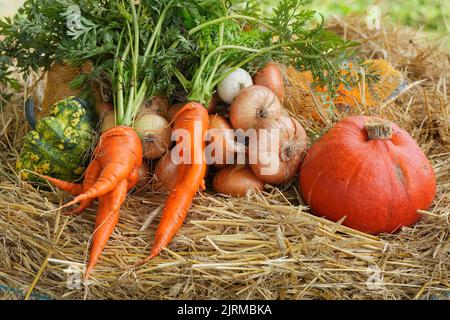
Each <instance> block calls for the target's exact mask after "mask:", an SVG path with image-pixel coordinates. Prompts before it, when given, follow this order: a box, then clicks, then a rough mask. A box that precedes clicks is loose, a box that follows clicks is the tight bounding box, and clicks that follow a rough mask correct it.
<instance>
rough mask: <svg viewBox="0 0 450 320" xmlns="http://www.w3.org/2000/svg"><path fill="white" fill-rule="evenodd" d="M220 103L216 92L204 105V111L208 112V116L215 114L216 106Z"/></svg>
mask: <svg viewBox="0 0 450 320" xmlns="http://www.w3.org/2000/svg"><path fill="white" fill-rule="evenodd" d="M220 101H222V100H221V99H220V97H219V95H218V94H217V92H215V93H214V94H213V96H212V98H211V100H210V101H209V102H208V104H207V105H206V109H207V110H208V113H209V114H214V113H217V105H218V104H219V102H220Z"/></svg>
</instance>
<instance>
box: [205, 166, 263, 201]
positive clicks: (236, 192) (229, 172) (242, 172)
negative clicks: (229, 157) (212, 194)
mask: <svg viewBox="0 0 450 320" xmlns="http://www.w3.org/2000/svg"><path fill="white" fill-rule="evenodd" d="M213 187H214V190H215V191H216V192H219V193H222V194H227V195H231V196H234V197H244V196H245V195H246V194H247V192H248V191H249V190H263V189H264V182H263V181H261V180H260V179H259V178H258V177H257V176H256V175H255V174H254V173H253V172H252V170H250V168H249V167H247V166H245V165H230V166H226V167H225V168H223V169H220V170H219V171H218V172H217V173H216V175H215V176H214V180H213Z"/></svg>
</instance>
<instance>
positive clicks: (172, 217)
mask: <svg viewBox="0 0 450 320" xmlns="http://www.w3.org/2000/svg"><path fill="white" fill-rule="evenodd" d="M208 122H209V119H208V112H207V110H206V108H205V107H203V106H202V105H201V104H199V103H196V102H189V103H187V104H186V105H185V106H184V107H183V108H182V109H181V110H180V111H178V113H177V114H176V115H175V124H174V129H184V130H187V132H189V134H190V135H191V140H190V146H189V147H190V152H191V163H192V164H181V165H179V167H178V168H177V177H176V181H175V186H174V188H173V189H172V191H171V192H170V194H169V196H168V198H167V200H166V204H165V207H164V209H163V214H162V218H161V221H160V223H159V225H158V229H157V230H156V235H155V241H154V244H153V248H152V250H151V253H150V256H149V257H148V258H147V259H146V260H149V259H152V258H154V257H155V256H157V255H158V254H159V253H160V252H161V250H162V248H163V247H165V246H167V245H168V244H169V243H170V241H171V240H172V238H173V237H174V235H175V234H176V232H177V231H178V229H179V228H180V227H181V225H182V224H183V221H184V219H185V217H186V215H187V212H188V211H189V208H190V206H191V203H192V199H193V198H194V196H195V194H196V193H197V191H198V189H199V188H202V187H203V188H204V181H203V178H204V176H205V173H206V161H205V158H204V149H205V142H204V139H203V137H204V134H205V131H206V130H207V129H208V126H209V124H208ZM198 124H200V125H201V131H200V132H199V133H200V134H199V133H196V134H194V130H195V129H194V128H195V125H198ZM177 143H179V142H177ZM194 159H195V160H196V162H197V163H195V162H194Z"/></svg>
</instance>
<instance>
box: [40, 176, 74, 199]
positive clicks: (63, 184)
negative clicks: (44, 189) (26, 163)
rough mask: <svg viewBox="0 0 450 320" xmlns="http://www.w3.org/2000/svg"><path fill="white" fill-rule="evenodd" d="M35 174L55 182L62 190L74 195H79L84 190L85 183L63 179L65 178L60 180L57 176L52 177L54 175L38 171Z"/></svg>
mask: <svg viewBox="0 0 450 320" xmlns="http://www.w3.org/2000/svg"><path fill="white" fill-rule="evenodd" d="M35 174H36V175H38V176H39V177H41V178H42V179H45V180H47V181H49V182H51V183H53V184H54V185H55V186H57V187H58V188H60V189H61V190H63V191H66V192H68V193H70V194H71V195H73V196H78V195H79V194H81V193H82V192H83V185H81V184H77V183H72V182H67V181H63V180H59V179H56V178H52V177H49V176H45V175H41V174H37V173H35Z"/></svg>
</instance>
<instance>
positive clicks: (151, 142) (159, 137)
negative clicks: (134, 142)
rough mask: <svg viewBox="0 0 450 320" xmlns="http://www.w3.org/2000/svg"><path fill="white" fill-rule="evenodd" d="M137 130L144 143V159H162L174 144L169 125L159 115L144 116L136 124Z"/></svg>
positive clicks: (148, 114) (147, 114)
mask: <svg viewBox="0 0 450 320" xmlns="http://www.w3.org/2000/svg"><path fill="white" fill-rule="evenodd" d="M135 130H136V132H137V134H138V135H139V137H140V138H141V141H142V147H143V155H144V158H146V159H148V160H152V159H157V158H159V157H161V156H162V155H163V154H164V153H165V152H167V150H169V148H170V146H171V144H172V141H171V139H170V138H171V129H170V126H169V123H168V122H167V120H166V119H165V118H163V117H161V116H159V115H157V114H150V113H146V114H143V115H142V116H141V117H140V118H139V119H137V121H136V122H135Z"/></svg>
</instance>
